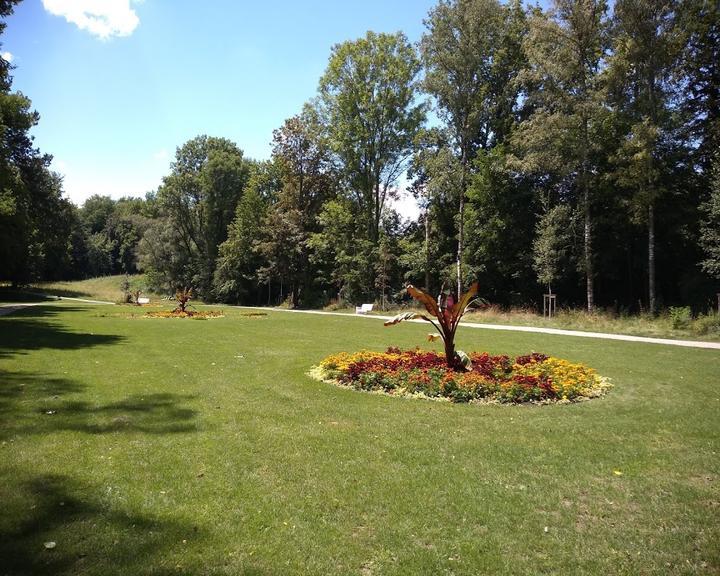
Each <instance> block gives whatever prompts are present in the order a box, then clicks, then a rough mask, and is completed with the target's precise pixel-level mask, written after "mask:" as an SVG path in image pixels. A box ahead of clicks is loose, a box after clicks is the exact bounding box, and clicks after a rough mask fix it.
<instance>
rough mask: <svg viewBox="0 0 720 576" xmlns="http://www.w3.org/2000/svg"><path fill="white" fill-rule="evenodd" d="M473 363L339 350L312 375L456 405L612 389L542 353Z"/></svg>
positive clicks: (567, 398)
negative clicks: (464, 365) (451, 364)
mask: <svg viewBox="0 0 720 576" xmlns="http://www.w3.org/2000/svg"><path fill="white" fill-rule="evenodd" d="M470 360H471V361H472V367H471V369H470V370H468V371H466V372H461V371H455V370H451V369H449V368H448V367H447V366H446V362H445V356H444V355H443V354H438V353H437V352H426V351H422V350H400V349H398V348H388V350H387V352H370V351H365V350H363V351H361V352H355V353H347V352H340V353H339V354H333V355H332V356H328V357H327V358H325V359H324V360H323V361H322V362H321V363H320V365H319V366H316V367H314V368H313V370H312V372H311V374H312V375H313V376H314V377H316V378H318V379H320V380H323V381H331V382H333V383H336V384H339V385H341V386H348V387H351V388H355V389H358V390H367V391H376V392H384V393H387V394H394V395H402V396H424V397H430V398H438V399H447V400H450V401H452V402H471V401H474V402H501V403H521V402H542V403H547V402H572V401H579V400H583V399H587V398H594V397H597V396H601V395H603V394H604V393H605V392H606V391H607V390H608V389H609V388H610V386H611V385H610V383H609V382H608V380H607V378H603V377H602V376H599V375H598V374H597V373H596V372H595V370H593V369H592V368H589V367H587V366H584V365H583V364H573V363H571V362H568V361H567V360H561V359H559V358H552V357H549V356H545V355H544V354H536V353H533V354H528V355H527V356H518V357H517V358H514V359H512V358H510V357H509V356H491V355H489V354H487V353H473V354H470Z"/></svg>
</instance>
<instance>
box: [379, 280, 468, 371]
mask: <svg viewBox="0 0 720 576" xmlns="http://www.w3.org/2000/svg"><path fill="white" fill-rule="evenodd" d="M407 292H408V294H410V296H412V297H413V298H414V299H415V300H417V301H418V302H420V303H421V304H422V305H423V306H425V310H427V312H428V313H429V314H430V316H428V315H426V314H423V313H420V312H403V313H402V314H398V315H397V316H395V317H394V318H393V319H392V320H388V321H387V322H385V326H394V325H395V324H399V323H400V322H403V321H405V320H415V319H418V318H419V319H422V320H425V321H427V322H430V324H432V325H433V326H435V329H436V330H437V331H438V332H437V333H435V334H428V340H430V341H431V342H434V341H435V340H437V339H440V338H442V341H443V344H444V345H445V362H446V364H447V367H448V368H450V369H451V370H459V371H463V370H469V369H470V368H471V367H472V363H471V361H470V357H469V356H468V355H467V354H466V353H465V352H463V351H462V350H457V351H456V350H455V332H456V331H457V327H458V325H459V324H460V319H461V318H462V317H463V315H464V314H465V311H466V310H467V307H468V306H469V305H470V303H471V302H473V299H474V298H475V296H477V293H478V283H477V282H475V283H473V285H472V286H471V287H470V289H469V290H468V291H467V292H465V294H463V295H462V296H461V297H460V299H459V300H458V301H457V302H454V301H453V299H452V296H448V297H447V298H442V297H441V298H440V302H439V303H438V302H436V301H435V298H433V297H432V296H430V294H428V293H427V292H424V291H422V290H420V289H419V288H415V286H413V285H412V284H409V285H408V287H407Z"/></svg>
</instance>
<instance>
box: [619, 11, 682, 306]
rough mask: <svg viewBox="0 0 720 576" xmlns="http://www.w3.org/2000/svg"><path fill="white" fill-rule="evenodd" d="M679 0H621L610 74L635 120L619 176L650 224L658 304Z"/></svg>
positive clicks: (652, 291)
mask: <svg viewBox="0 0 720 576" xmlns="http://www.w3.org/2000/svg"><path fill="white" fill-rule="evenodd" d="M677 6H678V5H677V2H676V1H675V0H618V1H617V2H616V3H615V12H614V21H613V25H614V45H613V55H612V58H611V59H610V67H609V77H610V79H611V81H612V84H613V88H614V90H613V94H614V97H615V104H616V106H617V108H618V110H619V111H620V113H621V114H622V115H624V117H625V118H626V121H627V123H628V125H629V126H630V128H629V130H628V132H627V137H626V139H625V142H624V143H623V144H622V145H621V146H620V149H619V151H618V165H619V170H620V174H619V178H620V179H621V181H622V182H623V183H624V184H625V185H627V186H629V187H631V188H632V189H633V190H634V192H635V196H634V204H635V206H636V209H637V210H638V211H642V212H643V213H644V215H645V217H644V221H645V223H646V225H647V272H648V308H649V310H650V312H651V313H655V311H656V310H657V294H656V279H655V275H656V257H655V249H656V232H655V231H656V214H655V211H656V205H657V202H658V200H659V198H660V196H661V194H662V192H663V179H662V178H661V175H662V163H663V162H662V156H663V149H665V150H668V149H669V148H671V147H672V145H671V143H670V140H672V138H673V134H672V132H673V121H674V118H673V115H672V114H671V108H672V106H673V88H674V86H673V83H672V80H673V72H674V69H675V65H676V63H677V58H678V55H679V47H680V46H679V44H680V42H679V40H680V36H679V35H678V28H677V27H676V25H675V24H676V20H675V14H676V10H677Z"/></svg>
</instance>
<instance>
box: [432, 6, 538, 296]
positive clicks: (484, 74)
mask: <svg viewBox="0 0 720 576" xmlns="http://www.w3.org/2000/svg"><path fill="white" fill-rule="evenodd" d="M523 22H524V11H523V9H522V5H521V3H520V2H518V1H514V2H511V3H510V4H509V5H507V6H503V5H501V4H500V2H498V1H497V0H452V1H450V0H441V1H440V3H439V4H438V5H437V6H436V7H435V8H433V9H432V10H431V11H430V14H429V15H428V18H427V19H426V20H425V26H426V28H427V32H426V33H425V34H424V35H423V37H422V40H421V42H420V49H421V53H422V58H423V62H424V64H425V69H426V74H425V80H424V87H425V89H426V90H427V92H429V93H430V94H431V95H432V96H433V97H434V99H435V102H436V104H437V110H438V114H439V116H440V118H441V119H442V120H443V121H444V123H445V125H446V127H447V129H448V131H449V134H450V137H451V141H450V146H451V150H452V152H453V154H454V155H455V157H456V161H457V163H458V164H459V184H458V190H457V199H458V213H457V254H456V281H457V292H458V297H459V295H460V293H461V292H462V284H463V272H462V263H463V252H464V247H465V202H466V192H467V187H468V184H469V175H470V171H471V164H472V161H473V158H474V156H475V152H476V150H477V149H478V148H480V149H488V148H490V147H492V146H494V145H495V144H498V143H501V142H502V141H503V140H504V138H505V137H507V135H508V133H509V130H510V127H511V125H512V122H513V120H512V111H513V109H514V107H515V106H516V104H517V96H518V94H517V92H516V91H515V90H514V87H515V84H514V83H513V82H512V80H513V78H514V76H515V75H516V74H517V72H518V66H517V62H518V57H521V51H520V39H521V37H522V34H523Z"/></svg>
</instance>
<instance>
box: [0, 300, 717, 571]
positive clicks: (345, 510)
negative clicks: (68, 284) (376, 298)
mask: <svg viewBox="0 0 720 576" xmlns="http://www.w3.org/2000/svg"><path fill="white" fill-rule="evenodd" d="M130 312H132V310H130V309H128V308H120V307H117V308H111V307H101V306H79V305H75V304H69V303H64V304H54V305H48V306H38V307H33V308H30V309H27V310H25V311H23V312H20V313H17V314H15V315H13V316H8V317H4V318H0V367H1V368H2V375H1V376H0V415H1V416H0V440H1V442H2V444H1V445H0V450H1V452H0V453H1V454H2V456H1V457H0V502H2V503H3V508H4V510H3V514H2V515H0V558H2V559H3V562H4V564H5V565H4V566H2V567H1V568H0V572H2V573H9V574H46V573H55V574H102V575H113V574H163V575H169V574H228V575H230V574H248V575H251V574H253V575H255V574H365V575H369V574H408V575H409V574H482V573H488V574H711V573H718V571H720V544H719V543H720V525H719V523H718V522H717V518H718V513H719V511H720V458H718V452H719V451H720V419H719V418H718V417H719V416H720V391H719V390H718V381H720V354H719V353H718V352H717V351H713V350H692V349H681V348H673V347H667V346H658V345H647V344H634V343H622V342H606V341H596V340H589V339H584V338H567V337H557V336H546V335H533V334H518V333H497V332H485V331H480V330H461V331H460V334H459V344H460V345H461V347H462V348H464V349H481V350H488V351H490V352H494V353H500V352H503V353H508V354H519V353H525V352H528V351H530V350H538V351H543V352H546V353H551V354H555V355H559V356H562V357H565V358H568V359H571V360H576V361H582V362H587V363H589V364H591V365H593V366H595V367H596V368H597V369H598V370H599V371H600V372H601V373H602V374H604V375H607V376H610V377H611V378H612V379H613V381H614V383H615V385H616V388H615V389H614V390H613V391H612V392H611V393H610V395H609V396H608V397H606V398H604V399H601V400H595V401H591V402H587V403H584V404H577V405H571V406H546V407H532V406H517V407H515V406H466V405H450V404H444V403H436V402H428V401H419V400H412V399H398V398H390V397H385V396H377V395H370V394H363V393H359V392H354V391H348V390H342V389H337V388H335V387H332V386H329V385H325V384H322V383H318V382H315V381H313V380H311V379H309V378H308V377H307V376H306V375H305V373H306V371H307V369H308V368H309V366H310V365H311V364H313V363H316V362H317V361H318V360H320V359H321V358H322V357H323V356H324V355H325V354H328V353H330V352H334V351H339V350H357V349H359V348H362V347H367V348H372V349H383V348H384V347H386V346H388V345H401V346H404V347H409V346H415V345H416V344H422V338H423V335H424V334H425V332H426V331H427V330H425V327H424V326H421V325H401V326H397V327H394V328H392V329H389V328H385V329H384V328H382V327H381V326H380V325H379V323H378V322H377V321H373V320H363V319H356V318H342V317H323V316H313V315H299V314H298V315H293V314H287V313H280V312H271V313H269V314H268V316H266V317H259V318H250V317H246V316H242V315H241V312H240V311H238V310H232V311H229V312H228V316H227V317H225V318H220V319H216V320H207V321H198V320H167V319H140V318H129V317H126V316H125V315H126V314H128V313H130ZM48 411H51V412H54V413H52V414H48V413H47V412H48ZM615 470H618V471H622V476H618V475H616V474H614V471H615ZM545 527H547V532H545ZM47 541H54V542H56V543H57V546H56V548H55V549H54V550H52V551H48V550H45V549H44V548H43V543H44V542H47Z"/></svg>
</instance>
